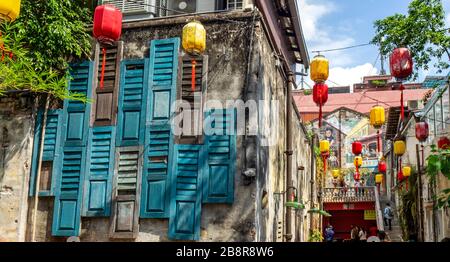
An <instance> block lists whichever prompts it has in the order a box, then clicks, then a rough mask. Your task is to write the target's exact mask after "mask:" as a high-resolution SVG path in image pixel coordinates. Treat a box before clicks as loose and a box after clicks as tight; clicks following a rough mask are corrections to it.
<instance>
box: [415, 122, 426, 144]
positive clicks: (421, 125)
mask: <svg viewBox="0 0 450 262" xmlns="http://www.w3.org/2000/svg"><path fill="white" fill-rule="evenodd" d="M428 134H429V129H428V123H427V122H418V123H416V138H417V140H419V142H422V143H423V142H425V141H426V140H427V139H428Z"/></svg>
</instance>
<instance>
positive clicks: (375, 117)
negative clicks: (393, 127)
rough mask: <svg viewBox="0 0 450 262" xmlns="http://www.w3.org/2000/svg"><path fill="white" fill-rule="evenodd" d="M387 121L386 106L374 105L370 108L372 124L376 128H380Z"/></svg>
mask: <svg viewBox="0 0 450 262" xmlns="http://www.w3.org/2000/svg"><path fill="white" fill-rule="evenodd" d="M385 122H386V118H385V115H384V108H383V107H381V106H375V107H373V108H372V110H370V125H371V126H373V127H374V128H376V129H380V128H381V127H382V126H383V125H384V123H385Z"/></svg>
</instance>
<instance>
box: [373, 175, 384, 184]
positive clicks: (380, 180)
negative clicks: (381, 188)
mask: <svg viewBox="0 0 450 262" xmlns="http://www.w3.org/2000/svg"><path fill="white" fill-rule="evenodd" d="M375 183H376V184H377V185H379V184H381V183H383V174H377V175H376V176H375Z"/></svg>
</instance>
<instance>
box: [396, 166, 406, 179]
mask: <svg viewBox="0 0 450 262" xmlns="http://www.w3.org/2000/svg"><path fill="white" fill-rule="evenodd" d="M397 180H398V181H399V182H403V180H405V176H404V175H403V171H402V169H400V171H398V173H397Z"/></svg>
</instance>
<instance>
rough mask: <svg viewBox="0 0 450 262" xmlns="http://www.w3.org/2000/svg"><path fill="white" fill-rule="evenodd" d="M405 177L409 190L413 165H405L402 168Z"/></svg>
mask: <svg viewBox="0 0 450 262" xmlns="http://www.w3.org/2000/svg"><path fill="white" fill-rule="evenodd" d="M402 173H403V177H404V179H405V180H406V190H408V178H409V177H410V176H411V167H409V166H404V167H403V168H402Z"/></svg>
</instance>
